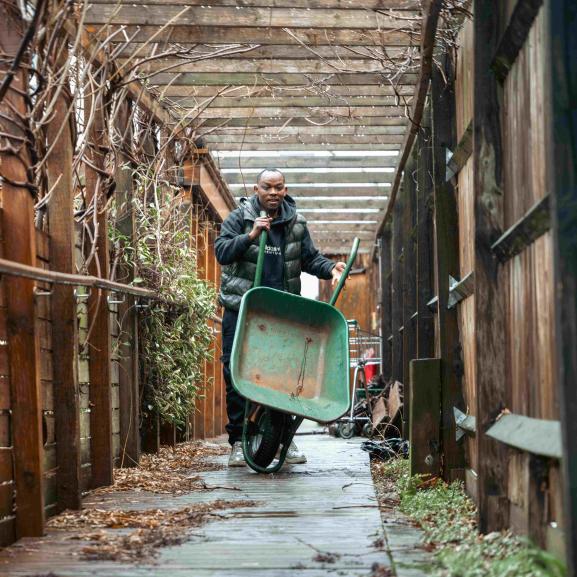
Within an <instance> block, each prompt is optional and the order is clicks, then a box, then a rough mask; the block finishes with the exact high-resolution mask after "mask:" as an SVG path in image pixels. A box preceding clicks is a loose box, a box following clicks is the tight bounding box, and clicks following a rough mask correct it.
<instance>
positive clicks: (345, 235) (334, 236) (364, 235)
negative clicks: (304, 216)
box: [308, 224, 372, 242]
mask: <svg viewBox="0 0 577 577" xmlns="http://www.w3.org/2000/svg"><path fill="white" fill-rule="evenodd" d="M320 226H322V225H319V227H320ZM308 228H309V229H310V230H311V231H312V232H313V234H314V238H315V239H316V238H322V239H325V238H326V239H330V240H335V241H336V240H339V241H341V242H345V241H348V240H349V239H352V238H353V236H358V237H359V238H360V239H361V240H370V239H371V238H372V237H371V232H370V231H364V230H351V231H347V230H346V227H345V230H342V231H338V230H323V229H321V228H314V226H313V225H312V224H311V225H309V226H308Z"/></svg>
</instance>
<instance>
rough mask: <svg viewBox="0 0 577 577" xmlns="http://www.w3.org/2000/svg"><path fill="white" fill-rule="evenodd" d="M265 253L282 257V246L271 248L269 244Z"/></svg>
mask: <svg viewBox="0 0 577 577" xmlns="http://www.w3.org/2000/svg"><path fill="white" fill-rule="evenodd" d="M264 252H265V254H270V255H272V256H281V251H280V246H270V245H268V244H267V245H266V246H265V249H264Z"/></svg>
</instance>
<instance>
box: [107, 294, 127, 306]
mask: <svg viewBox="0 0 577 577" xmlns="http://www.w3.org/2000/svg"><path fill="white" fill-rule="evenodd" d="M106 300H107V301H108V304H109V305H121V304H124V303H125V302H126V295H124V298H123V299H122V300H118V299H116V300H113V298H112V295H111V294H109V295H108V296H107V297H106Z"/></svg>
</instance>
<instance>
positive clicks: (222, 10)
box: [84, 3, 419, 43]
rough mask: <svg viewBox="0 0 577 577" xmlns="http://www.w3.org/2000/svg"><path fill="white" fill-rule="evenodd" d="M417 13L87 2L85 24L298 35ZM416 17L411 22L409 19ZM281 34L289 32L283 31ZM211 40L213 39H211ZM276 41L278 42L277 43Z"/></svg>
mask: <svg viewBox="0 0 577 577" xmlns="http://www.w3.org/2000/svg"><path fill="white" fill-rule="evenodd" d="M418 17H419V12H417V11H404V12H403V14H402V17H395V12H394V11H392V12H389V11H386V12H377V11H373V10H363V9H361V10H357V9H351V8H349V9H346V10H335V9H325V8H315V9H312V10H309V9H307V8H275V7H272V8H266V7H265V8H261V7H243V6H213V5H201V6H192V5H190V4H187V5H185V6H184V10H183V6H182V5H178V4H166V3H164V4H161V5H154V4H152V5H151V4H143V3H139V4H124V5H118V4H90V5H89V7H88V10H87V12H86V16H85V18H84V22H85V24H86V25H91V24H98V25H103V24H115V25H119V24H120V25H131V26H135V25H136V26H151V25H154V26H158V27H160V26H162V25H163V24H166V23H168V22H170V21H171V20H174V19H176V18H177V19H178V25H179V26H202V27H206V28H239V27H248V28H263V27H266V28H268V29H274V28H281V29H282V28H291V29H295V32H296V33H297V34H298V30H299V29H300V28H321V29H325V28H329V29H330V28H337V29H357V30H358V29H361V30H362V29H368V30H387V29H390V30H398V29H411V24H413V26H414V28H418V25H419V22H418ZM410 18H415V21H414V22H411V21H410V20H409V19H410ZM281 34H283V36H284V35H288V34H286V33H284V32H281ZM213 42H214V40H213ZM277 43H278V42H277Z"/></svg>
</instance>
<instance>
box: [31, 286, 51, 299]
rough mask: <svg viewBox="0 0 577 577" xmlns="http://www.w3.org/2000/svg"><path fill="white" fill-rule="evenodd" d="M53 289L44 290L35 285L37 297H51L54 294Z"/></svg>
mask: <svg viewBox="0 0 577 577" xmlns="http://www.w3.org/2000/svg"><path fill="white" fill-rule="evenodd" d="M52 292H53V291H52V290H49V291H44V290H42V289H39V288H38V287H34V296H37V297H49V296H52Z"/></svg>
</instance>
